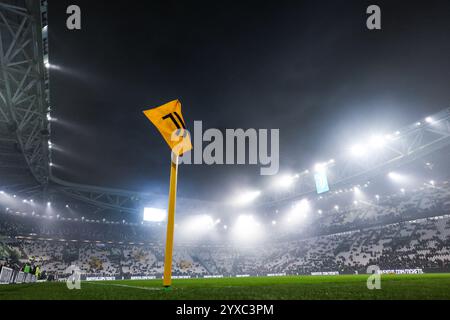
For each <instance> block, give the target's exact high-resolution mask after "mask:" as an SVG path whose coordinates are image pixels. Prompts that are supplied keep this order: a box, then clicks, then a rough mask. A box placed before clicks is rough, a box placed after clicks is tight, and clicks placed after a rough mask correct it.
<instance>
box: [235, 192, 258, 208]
mask: <svg viewBox="0 0 450 320" xmlns="http://www.w3.org/2000/svg"><path fill="white" fill-rule="evenodd" d="M260 194H261V191H247V192H244V193H242V194H240V195H239V196H237V197H236V199H235V200H234V201H233V203H234V204H235V205H246V204H249V203H251V202H253V201H254V200H255V199H256V198H258V197H259V196H260Z"/></svg>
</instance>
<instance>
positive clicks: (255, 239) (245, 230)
mask: <svg viewBox="0 0 450 320" xmlns="http://www.w3.org/2000/svg"><path fill="white" fill-rule="evenodd" d="M263 238H264V228H263V226H262V224H261V223H260V222H258V221H257V220H256V219H255V218H254V216H253V215H246V214H244V215H240V216H239V217H238V218H237V220H236V222H235V224H234V225H233V228H232V232H231V240H232V241H233V242H235V243H236V244H238V245H250V244H257V243H260V242H261V240H262V239H263Z"/></svg>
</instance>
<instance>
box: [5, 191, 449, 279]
mask: <svg viewBox="0 0 450 320" xmlns="http://www.w3.org/2000/svg"><path fill="white" fill-rule="evenodd" d="M449 199H450V190H449V187H448V184H444V185H442V186H441V187H439V188H421V189H418V190H417V191H416V192H411V193H410V194H408V195H405V194H400V195H391V196H387V197H384V200H383V201H380V202H379V203H378V204H377V205H376V206H371V207H369V208H368V207H367V206H366V207H357V206H348V207H345V208H342V210H339V211H338V212H337V211H330V212H328V213H324V214H323V215H320V216H318V217H317V220H315V221H314V222H313V223H315V224H316V226H317V227H316V228H315V229H314V230H313V232H309V233H305V234H295V235H292V234H290V235H288V236H286V235H284V236H281V237H279V238H271V240H270V241H266V242H263V243H260V244H258V245H257V246H256V247H248V248H245V247H244V248H239V249H237V248H236V247H234V246H232V245H230V244H227V243H217V242H216V243H214V242H211V243H210V244H204V243H203V244H202V245H196V244H192V243H191V244H189V243H186V244H183V243H177V245H176V248H175V252H174V263H173V273H174V275H175V276H180V277H202V276H214V275H221V276H233V275H266V274H311V273H316V272H339V273H365V272H366V270H367V267H368V266H370V265H377V266H379V268H380V269H382V270H395V269H422V270H424V272H442V271H449V270H450V215H448V214H447V213H449V212H450V201H449ZM393 208H394V209H393ZM159 229H162V228H161V227H160V228H159ZM159 229H158V228H156V227H154V226H146V225H140V224H136V225H125V224H120V223H100V222H98V221H92V222H83V221H79V220H74V219H71V220H67V219H65V220H64V221H63V220H57V219H53V220H51V219H49V218H48V217H46V218H44V217H42V216H41V217H39V216H38V215H33V216H29V215H27V216H24V215H23V214H17V213H16V212H13V211H11V210H9V211H4V212H3V214H2V217H1V219H0V235H1V236H2V237H1V238H0V262H1V263H2V265H3V266H4V268H10V269H13V270H16V271H18V270H19V268H20V267H19V266H22V265H24V264H25V263H27V262H32V263H34V264H36V265H39V266H40V268H41V271H42V275H43V278H48V277H50V278H57V277H60V276H64V275H65V274H67V272H66V270H67V268H69V266H71V265H76V266H78V267H79V268H80V269H81V270H82V272H83V274H84V275H85V276H113V277H116V278H131V277H134V276H154V277H160V276H161V275H162V273H163V263H164V246H163V241H162V239H163V238H162V237H161V235H162V234H163V233H162V231H161V230H159ZM158 230H159V231H158ZM335 231H337V232H335ZM314 233H315V234H314ZM11 265H13V266H14V267H12V268H11Z"/></svg>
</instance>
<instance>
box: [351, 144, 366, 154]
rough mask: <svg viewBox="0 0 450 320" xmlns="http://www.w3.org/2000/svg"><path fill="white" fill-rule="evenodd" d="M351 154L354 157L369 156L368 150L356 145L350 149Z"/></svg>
mask: <svg viewBox="0 0 450 320" xmlns="http://www.w3.org/2000/svg"><path fill="white" fill-rule="evenodd" d="M350 153H351V154H352V156H354V157H364V156H365V155H367V148H366V147H365V146H363V145H360V144H355V145H353V146H352V147H351V148H350Z"/></svg>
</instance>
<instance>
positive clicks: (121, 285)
mask: <svg viewBox="0 0 450 320" xmlns="http://www.w3.org/2000/svg"><path fill="white" fill-rule="evenodd" d="M85 283H88V284H96V285H99V286H116V287H125V288H134V289H141V290H150V291H159V290H162V288H153V287H137V286H129V285H126V284H113V283H96V282H85Z"/></svg>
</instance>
